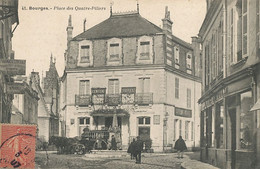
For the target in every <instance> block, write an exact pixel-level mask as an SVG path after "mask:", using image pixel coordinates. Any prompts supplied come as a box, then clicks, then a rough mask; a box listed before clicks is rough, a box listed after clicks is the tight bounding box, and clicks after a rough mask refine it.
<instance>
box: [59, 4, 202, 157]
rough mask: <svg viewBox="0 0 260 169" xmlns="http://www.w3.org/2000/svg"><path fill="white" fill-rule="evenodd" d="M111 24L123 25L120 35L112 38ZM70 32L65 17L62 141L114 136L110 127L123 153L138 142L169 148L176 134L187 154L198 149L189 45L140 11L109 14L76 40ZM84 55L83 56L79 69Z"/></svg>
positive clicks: (197, 85) (196, 88)
mask: <svg viewBox="0 0 260 169" xmlns="http://www.w3.org/2000/svg"><path fill="white" fill-rule="evenodd" d="M168 12H169V11H168V10H167V9H166V13H168ZM166 17H167V18H164V20H163V22H165V24H168V26H167V28H170V29H171V26H172V25H171V24H172V22H171V21H170V18H169V16H168V15H167V16H166ZM112 20H113V22H112ZM169 21H170V22H169ZM123 22H127V23H130V24H129V25H132V24H133V25H134V24H136V22H138V23H139V24H141V26H140V27H141V28H140V29H139V28H133V29H132V28H129V27H128V26H126V27H124V24H122V23H123ZM114 23H117V24H120V25H123V26H122V27H121V28H120V29H122V30H125V31H122V30H118V31H115V32H113V30H114V29H115V27H116V26H117V25H116V24H114ZM144 27H146V29H145V30H142V28H144ZM108 28H109V29H108ZM113 28H114V29H113ZM72 29H73V27H72V20H71V17H70V18H69V24H68V28H67V33H68V49H67V50H66V52H65V61H66V66H65V67H66V68H65V72H64V74H63V77H62V85H61V86H62V87H61V98H62V99H61V110H62V113H61V116H62V119H63V122H64V126H63V127H61V128H63V132H62V133H63V135H64V136H66V137H76V136H81V134H82V132H83V129H84V128H86V127H88V128H89V129H90V131H93V132H94V131H95V132H98V131H111V132H112V133H113V128H119V130H120V136H119V137H117V139H118V146H119V148H122V149H127V147H128V145H129V143H130V142H131V140H132V139H133V138H135V137H136V136H140V137H141V138H142V139H144V140H147V139H151V140H152V149H153V150H154V151H157V152H158V151H163V150H165V151H166V150H167V149H171V148H172V145H173V144H174V143H175V140H176V139H177V138H178V137H179V135H183V136H185V137H184V138H185V140H186V143H187V145H188V147H189V148H192V147H198V146H199V137H198V136H199V106H198V104H197V103H196V100H197V99H198V98H200V92H201V81H200V76H195V69H194V64H195V62H199V61H200V59H199V57H200V55H199V56H195V55H193V53H194V50H193V48H192V45H191V44H189V43H187V42H184V41H182V40H181V39H179V38H177V37H175V36H174V35H172V34H171V33H167V31H166V30H164V29H161V28H159V27H157V26H156V25H154V24H152V23H150V22H147V21H146V20H145V19H144V18H142V17H141V15H140V14H139V13H138V12H133V13H128V14H114V13H111V16H110V18H108V19H107V20H106V21H104V22H101V23H100V24H98V26H97V27H96V28H95V27H93V28H91V29H89V30H86V31H85V32H83V33H82V34H79V35H77V36H75V37H74V38H72ZM128 29H129V30H128ZM165 29H166V28H165ZM165 31H166V32H165ZM95 32H97V34H95ZM101 35H103V36H101ZM193 42H194V43H198V42H197V41H196V40H194V41H193ZM111 44H112V45H111ZM142 45H143V46H142ZM145 45H147V46H145ZM117 46H118V47H117ZM175 46H178V50H177V52H178V54H177V53H176V55H178V59H177V57H176V59H177V61H176V59H175V58H174V49H176V48H175ZM197 46H198V45H197ZM113 47H114V48H113ZM84 49H85V51H84ZM114 49H115V50H114ZM197 50H199V49H197ZM109 51H112V52H109ZM82 52H83V53H84V52H87V54H86V55H87V56H86V57H85V56H84V59H85V58H87V60H84V62H83V61H82V60H83V56H82ZM113 52H114V53H113ZM188 54H190V55H189V56H191V57H189V59H191V58H192V59H191V60H190V61H191V62H189V61H188V63H190V67H188V66H187V64H188V63H187V60H188V59H187V56H188ZM143 56H144V57H143ZM112 57H114V58H112ZM197 57H198V58H197ZM91 59H93V60H91ZM167 60H169V61H167ZM175 61H176V63H175ZM196 64H198V63H196ZM176 65H177V68H176V67H175V66H176ZM97 97H98V99H97ZM100 99H101V100H100ZM180 123H181V124H180ZM111 128H112V129H111ZM110 136H111V134H110V135H109V138H108V140H106V141H107V142H108V143H109V142H110V139H111V138H110Z"/></svg>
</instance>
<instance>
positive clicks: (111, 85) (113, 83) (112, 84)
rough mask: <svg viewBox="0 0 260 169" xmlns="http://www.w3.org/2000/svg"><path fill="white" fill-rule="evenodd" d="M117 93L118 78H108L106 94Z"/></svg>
mask: <svg viewBox="0 0 260 169" xmlns="http://www.w3.org/2000/svg"><path fill="white" fill-rule="evenodd" d="M118 93H119V80H118V79H109V80H108V94H118Z"/></svg>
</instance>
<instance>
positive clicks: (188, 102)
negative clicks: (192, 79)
mask: <svg viewBox="0 0 260 169" xmlns="http://www.w3.org/2000/svg"><path fill="white" fill-rule="evenodd" d="M187 108H191V89H187Z"/></svg>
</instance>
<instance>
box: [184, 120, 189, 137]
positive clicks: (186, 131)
mask: <svg viewBox="0 0 260 169" xmlns="http://www.w3.org/2000/svg"><path fill="white" fill-rule="evenodd" d="M189 127H190V122H189V121H185V139H186V140H189Z"/></svg>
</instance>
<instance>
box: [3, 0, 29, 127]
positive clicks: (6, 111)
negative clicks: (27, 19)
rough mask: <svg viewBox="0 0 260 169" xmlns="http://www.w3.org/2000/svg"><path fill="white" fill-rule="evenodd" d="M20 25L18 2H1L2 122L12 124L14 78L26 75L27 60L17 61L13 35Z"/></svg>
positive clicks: (16, 0) (15, 0)
mask: <svg viewBox="0 0 260 169" xmlns="http://www.w3.org/2000/svg"><path fill="white" fill-rule="evenodd" d="M18 24H19V19H18V0H0V122H2V123H10V120H11V112H12V99H13V91H10V90H8V91H7V88H8V89H11V87H12V85H13V79H12V76H14V75H24V74H25V60H15V59H14V51H13V50H12V37H13V33H14V31H15V29H16V27H17V25H18Z"/></svg>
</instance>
